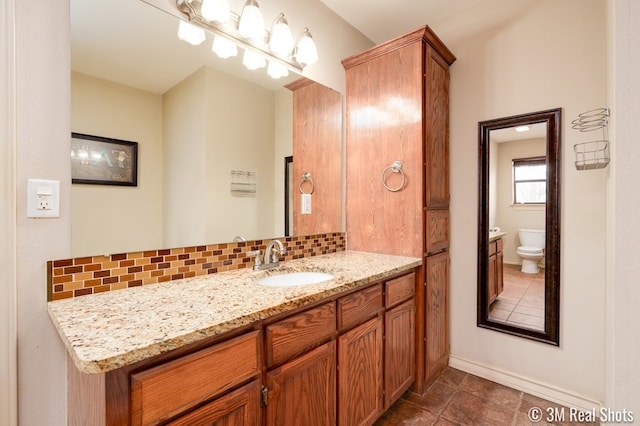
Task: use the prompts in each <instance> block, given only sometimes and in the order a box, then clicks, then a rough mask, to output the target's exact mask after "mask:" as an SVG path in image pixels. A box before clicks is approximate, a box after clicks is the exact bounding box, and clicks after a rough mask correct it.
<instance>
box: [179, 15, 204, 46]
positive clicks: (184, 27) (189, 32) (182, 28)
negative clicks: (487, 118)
mask: <svg viewBox="0 0 640 426" xmlns="http://www.w3.org/2000/svg"><path fill="white" fill-rule="evenodd" d="M178 38H179V39H180V40H182V41H186V42H187V43H189V44H192V45H194V46H197V45H199V44H202V42H203V41H205V39H206V38H207V36H206V35H205V33H204V30H203V29H202V28H198V27H196V26H195V25H193V24H190V23H189V22H186V21H180V23H179V24H178Z"/></svg>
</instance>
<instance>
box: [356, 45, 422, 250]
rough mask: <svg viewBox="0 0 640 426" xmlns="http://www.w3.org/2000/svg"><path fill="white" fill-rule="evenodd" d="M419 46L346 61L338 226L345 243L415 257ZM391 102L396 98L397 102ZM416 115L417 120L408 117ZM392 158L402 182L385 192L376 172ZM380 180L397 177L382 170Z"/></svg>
mask: <svg viewBox="0 0 640 426" xmlns="http://www.w3.org/2000/svg"><path fill="white" fill-rule="evenodd" d="M421 51H422V46H421V44H420V43H410V44H402V43H397V48H394V49H390V50H389V51H388V52H385V54H383V55H377V56H373V57H371V59H370V60H368V61H366V62H361V63H357V64H354V65H348V64H347V62H349V60H348V59H347V60H345V61H344V63H345V67H347V66H348V69H347V74H346V85H347V89H346V93H347V98H346V104H347V123H348V124H347V148H346V150H347V154H346V158H347V164H348V167H347V168H346V193H347V195H346V210H347V215H346V225H347V235H348V239H349V249H351V250H363V251H373V252H383V253H390V254H397V255H404V256H416V257H420V256H421V255H422V240H423V236H422V235H423V234H422V226H423V224H422V215H423V210H422V207H423V204H422V203H423V201H422V199H423V194H422V186H421V182H422V179H421V176H422V170H423V167H424V166H423V156H422V145H421V143H420V141H422V138H423V125H422V122H421V120H420V117H422V102H421V99H422V84H421V83H422V74H423V71H422V66H423V64H422V53H421ZM397 100H402V102H401V106H397V107H396V106H395V105H398V102H397ZM416 118H417V119H416ZM394 161H400V162H401V163H402V168H403V171H404V173H405V175H406V176H407V177H408V180H407V185H406V186H405V187H404V188H403V189H402V190H401V191H397V192H390V191H388V190H387V189H385V187H384V186H383V184H382V181H381V179H382V171H383V170H384V169H385V168H386V167H388V166H390V165H391V164H392V163H393V162H394ZM385 178H386V183H387V185H388V186H390V187H397V186H398V185H399V184H400V183H401V180H400V176H399V175H398V174H396V173H392V172H389V171H387V173H386V174H385Z"/></svg>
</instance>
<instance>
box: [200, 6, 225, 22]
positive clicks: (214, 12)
mask: <svg viewBox="0 0 640 426" xmlns="http://www.w3.org/2000/svg"><path fill="white" fill-rule="evenodd" d="M200 13H202V17H203V18H204V19H206V20H207V21H209V22H211V21H215V22H220V23H225V22H227V21H228V20H229V17H230V16H231V10H230V9H229V1H228V0H202V7H201V9H200Z"/></svg>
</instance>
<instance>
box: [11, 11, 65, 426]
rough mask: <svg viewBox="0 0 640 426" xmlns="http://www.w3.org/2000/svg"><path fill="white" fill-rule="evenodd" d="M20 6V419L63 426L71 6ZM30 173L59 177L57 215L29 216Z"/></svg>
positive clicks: (17, 62) (17, 208)
mask: <svg viewBox="0 0 640 426" xmlns="http://www.w3.org/2000/svg"><path fill="white" fill-rule="evenodd" d="M14 7H15V11H16V23H15V30H16V35H15V37H16V59H15V64H14V65H15V67H16V106H17V109H16V127H15V129H16V133H15V138H16V147H17V150H16V156H17V157H16V163H15V164H16V173H15V181H14V182H15V184H16V197H17V198H16V200H15V201H14V202H13V203H12V204H13V207H14V208H15V212H16V215H17V223H16V225H15V226H16V228H15V229H16V245H15V253H16V256H17V260H16V272H17V278H16V282H15V289H16V294H17V298H18V302H17V303H18V311H17V324H18V417H19V422H20V424H21V425H45V424H50V425H64V424H65V423H66V421H65V419H66V392H65V388H66V361H65V356H66V352H65V348H64V345H63V344H62V342H61V340H60V338H59V337H58V335H57V332H56V330H55V328H54V326H53V324H52V323H51V320H50V319H49V317H48V315H47V295H46V290H45V289H46V285H45V283H46V276H47V271H46V262H47V260H50V259H63V258H66V257H69V256H70V255H71V202H70V195H71V173H70V167H69V134H70V132H71V128H70V120H69V118H70V117H69V110H70V96H69V93H70V84H69V76H70V69H69V5H68V2H67V1H63V0H58V1H47V2H37V3H35V2H24V1H14ZM29 178H44V179H53V180H59V181H60V192H61V194H60V196H61V200H60V217H59V218H55V219H53V218H52V219H28V218H27V217H26V187H27V179H29ZM2 240H3V241H2V243H1V244H5V241H4V239H2ZM2 297H4V295H3V296H2ZM2 345H3V347H4V342H3V344H2ZM10 346H11V343H10V344H9V347H10Z"/></svg>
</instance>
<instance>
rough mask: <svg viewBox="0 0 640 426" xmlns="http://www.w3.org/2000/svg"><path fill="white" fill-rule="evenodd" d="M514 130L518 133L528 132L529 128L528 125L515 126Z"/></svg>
mask: <svg viewBox="0 0 640 426" xmlns="http://www.w3.org/2000/svg"><path fill="white" fill-rule="evenodd" d="M514 129H515V131H516V132H518V133H522V132H528V131H529V130H530V129H531V128H530V127H529V126H516V127H514Z"/></svg>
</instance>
